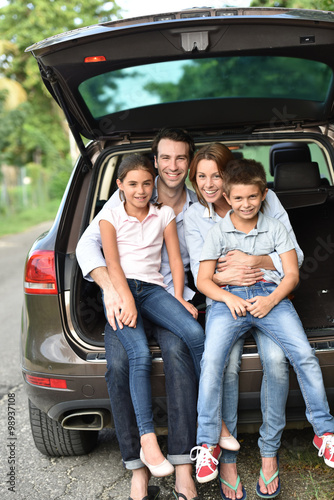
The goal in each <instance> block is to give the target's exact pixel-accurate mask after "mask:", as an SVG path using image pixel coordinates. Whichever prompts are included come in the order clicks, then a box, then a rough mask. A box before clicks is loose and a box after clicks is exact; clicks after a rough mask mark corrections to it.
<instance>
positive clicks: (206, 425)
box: [197, 282, 334, 445]
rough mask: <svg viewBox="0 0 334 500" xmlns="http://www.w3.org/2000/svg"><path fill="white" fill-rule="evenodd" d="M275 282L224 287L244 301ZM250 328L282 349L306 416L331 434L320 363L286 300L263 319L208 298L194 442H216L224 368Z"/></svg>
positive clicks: (319, 431)
mask: <svg viewBox="0 0 334 500" xmlns="http://www.w3.org/2000/svg"><path fill="white" fill-rule="evenodd" d="M275 288H276V285H274V284H270V283H264V282H259V283H256V284H255V285H253V286H250V287H236V286H228V287H226V289H227V290H228V291H229V292H231V293H233V294H235V295H238V296H239V297H242V298H244V299H248V298H252V297H255V296H257V295H262V296H267V295H269V294H270V293H272V292H273V291H274V290H275ZM252 327H255V328H257V330H259V331H260V332H261V333H262V334H263V335H266V336H268V337H270V338H271V339H272V340H273V341H274V342H276V344H277V345H278V346H280V347H281V349H282V350H283V351H284V353H285V355H286V357H287V358H288V359H289V361H290V363H291V365H292V367H293V369H294V371H295V372H296V375H297V378H298V382H299V386H300V389H301V392H302V394H303V397H304V401H305V405H306V417H307V419H308V421H309V422H310V423H311V425H312V426H313V429H314V432H315V434H317V435H322V434H324V433H325V432H334V419H333V417H332V416H331V414H330V412H329V406H328V402H327V397H326V393H325V388H324V384H323V379H322V373H321V369H320V366H319V362H318V360H317V358H316V356H315V354H314V351H313V349H312V348H311V346H310V344H309V342H308V340H307V337H306V334H305V331H304V329H303V326H302V324H301V321H300V319H299V317H298V315H297V313H296V311H295V309H294V307H293V305H292V303H291V301H290V300H289V299H284V300H282V301H281V302H280V303H279V304H278V305H277V306H275V307H274V308H273V309H272V310H271V311H270V312H269V313H268V314H267V315H266V316H265V317H264V318H261V319H260V318H255V317H254V316H252V315H251V314H250V313H247V314H246V316H241V317H240V316H237V319H234V318H233V316H232V314H231V312H230V310H229V309H228V307H227V306H226V304H225V303H223V302H213V304H212V306H211V310H210V315H209V318H208V321H207V324H206V337H205V350H204V354H203V358H202V363H201V378H200V384H199V398H198V406H197V408H198V430H197V443H198V444H203V443H206V444H208V445H215V444H216V443H218V441H219V435H220V430H221V420H222V411H221V403H222V396H223V382H224V372H225V369H226V367H227V363H228V360H229V355H230V352H231V350H232V347H233V345H234V344H235V342H236V341H237V340H238V339H239V338H240V337H241V336H242V335H243V334H244V333H245V332H247V331H248V330H249V329H250V328H252Z"/></svg>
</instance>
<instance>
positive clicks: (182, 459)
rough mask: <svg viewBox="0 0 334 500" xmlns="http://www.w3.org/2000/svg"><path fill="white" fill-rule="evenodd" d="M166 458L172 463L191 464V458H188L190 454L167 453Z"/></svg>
mask: <svg viewBox="0 0 334 500" xmlns="http://www.w3.org/2000/svg"><path fill="white" fill-rule="evenodd" d="M167 459H168V460H169V461H170V463H171V464H172V465H185V464H193V463H194V462H193V460H191V458H190V454H187V455H167Z"/></svg>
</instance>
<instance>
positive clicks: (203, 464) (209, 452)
mask: <svg viewBox="0 0 334 500" xmlns="http://www.w3.org/2000/svg"><path fill="white" fill-rule="evenodd" d="M193 451H196V452H197V454H196V457H194V458H193V457H192V456H191V455H192V453H193ZM221 453H222V452H221V449H220V447H219V445H218V444H217V445H216V446H210V447H208V445H207V444H203V446H195V447H194V448H193V449H192V450H191V452H190V456H191V459H192V460H196V479H197V481H198V482H199V483H207V482H208V481H212V480H213V479H215V478H216V477H217V476H218V469H217V465H218V463H219V458H220V455H221Z"/></svg>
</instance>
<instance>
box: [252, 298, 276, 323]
mask: <svg viewBox="0 0 334 500" xmlns="http://www.w3.org/2000/svg"><path fill="white" fill-rule="evenodd" d="M247 302H248V306H247V311H248V312H249V313H251V315H252V316H254V317H255V318H264V317H265V316H266V315H267V314H268V313H269V312H270V311H271V310H272V308H273V307H274V306H275V303H274V301H273V299H272V297H271V296H270V295H268V296H267V297H263V296H260V295H257V296H256V297H253V298H252V299H247Z"/></svg>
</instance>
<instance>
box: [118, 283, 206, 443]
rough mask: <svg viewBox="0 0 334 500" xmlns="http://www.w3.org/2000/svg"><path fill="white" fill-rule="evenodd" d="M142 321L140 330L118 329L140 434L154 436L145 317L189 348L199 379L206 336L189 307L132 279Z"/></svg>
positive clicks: (132, 290)
mask: <svg viewBox="0 0 334 500" xmlns="http://www.w3.org/2000/svg"><path fill="white" fill-rule="evenodd" d="M127 281H128V284H129V287H130V290H131V292H132V294H133V296H134V299H135V303H136V307H137V311H138V318H137V326H136V328H130V327H128V326H124V327H123V329H120V328H117V331H116V334H117V336H118V338H119V340H120V342H121V343H122V345H123V347H124V349H125V350H126V352H127V355H128V358H129V384H130V392H131V398H132V403H133V407H134V411H135V414H136V419H137V425H138V429H139V434H140V436H142V435H143V434H147V433H148V432H154V424H153V414H152V395H151V384H150V375H151V367H152V358H151V353H150V350H149V346H148V341H147V336H146V334H145V330H144V324H143V317H145V318H147V319H148V320H150V321H151V322H152V323H154V324H156V325H158V326H160V327H163V328H166V329H167V330H170V331H171V332H173V333H174V334H175V335H177V336H178V337H179V338H180V339H181V340H182V341H183V342H185V344H186V345H187V347H188V349H189V352H190V356H191V358H192V361H193V364H194V368H195V373H196V376H197V378H199V373H200V362H201V358H202V354H203V349H204V332H203V329H202V327H201V326H200V324H199V323H198V322H197V321H196V320H195V319H194V318H193V317H192V315H191V314H190V313H189V312H188V311H187V310H186V309H185V307H184V306H183V305H182V304H181V303H180V302H179V301H178V300H176V299H175V298H174V297H173V296H172V295H170V294H169V293H168V292H166V290H164V288H162V287H161V286H159V285H152V284H150V283H145V282H142V281H139V280H133V279H128V280H127Z"/></svg>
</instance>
